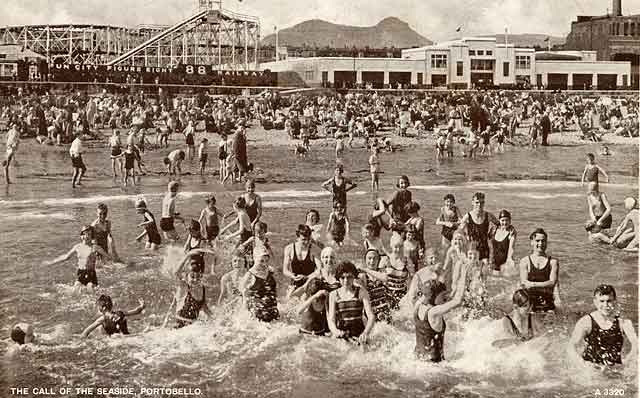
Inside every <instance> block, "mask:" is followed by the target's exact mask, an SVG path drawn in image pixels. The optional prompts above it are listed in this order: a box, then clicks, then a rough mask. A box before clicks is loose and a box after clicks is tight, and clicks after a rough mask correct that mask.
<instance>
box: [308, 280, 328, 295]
mask: <svg viewBox="0 0 640 398" xmlns="http://www.w3.org/2000/svg"><path fill="white" fill-rule="evenodd" d="M322 289H324V282H323V281H322V279H319V278H312V279H311V280H309V282H308V283H307V287H306V288H305V291H304V292H305V293H306V294H307V297H311V296H313V295H314V294H316V293H318V292H319V291H320V290H322Z"/></svg>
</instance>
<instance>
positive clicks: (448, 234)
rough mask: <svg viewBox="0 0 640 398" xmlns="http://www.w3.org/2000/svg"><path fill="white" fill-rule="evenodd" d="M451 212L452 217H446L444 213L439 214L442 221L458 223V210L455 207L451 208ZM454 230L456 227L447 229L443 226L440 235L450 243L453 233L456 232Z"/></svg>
mask: <svg viewBox="0 0 640 398" xmlns="http://www.w3.org/2000/svg"><path fill="white" fill-rule="evenodd" d="M451 211H452V212H453V215H447V214H446V213H445V212H442V213H441V215H442V221H447V222H453V223H457V222H458V208H457V207H456V206H453V207H452V208H451ZM456 229H457V228H456V227H447V226H446V225H443V226H442V230H441V231H440V235H442V236H443V237H444V238H445V239H447V240H448V241H451V239H453V233H454V232H456Z"/></svg>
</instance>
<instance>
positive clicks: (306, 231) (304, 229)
mask: <svg viewBox="0 0 640 398" xmlns="http://www.w3.org/2000/svg"><path fill="white" fill-rule="evenodd" d="M301 236H304V237H305V238H310V237H311V228H310V227H309V226H308V225H306V224H298V228H297V229H296V237H301Z"/></svg>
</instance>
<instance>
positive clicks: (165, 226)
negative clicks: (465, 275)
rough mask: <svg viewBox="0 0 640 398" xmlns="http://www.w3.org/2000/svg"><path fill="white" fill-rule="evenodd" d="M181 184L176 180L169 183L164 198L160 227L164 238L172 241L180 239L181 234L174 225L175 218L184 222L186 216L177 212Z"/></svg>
mask: <svg viewBox="0 0 640 398" xmlns="http://www.w3.org/2000/svg"><path fill="white" fill-rule="evenodd" d="M179 188H180V184H178V183H177V182H176V181H171V182H170V183H169V185H167V193H166V194H165V195H164V198H162V218H161V219H160V229H161V230H162V232H163V233H164V238H165V239H167V240H170V241H173V242H175V241H178V240H180V236H178V233H177V232H176V227H175V226H174V221H175V220H180V221H182V222H184V218H182V217H181V216H180V213H178V212H176V198H177V196H178V189H179Z"/></svg>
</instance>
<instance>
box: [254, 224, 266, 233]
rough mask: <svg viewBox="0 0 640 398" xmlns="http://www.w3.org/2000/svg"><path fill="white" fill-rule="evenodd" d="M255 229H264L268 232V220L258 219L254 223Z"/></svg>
mask: <svg viewBox="0 0 640 398" xmlns="http://www.w3.org/2000/svg"><path fill="white" fill-rule="evenodd" d="M253 230H254V231H264V232H267V230H268V226H267V223H266V222H262V221H258V222H257V223H255V224H254V225H253Z"/></svg>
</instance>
